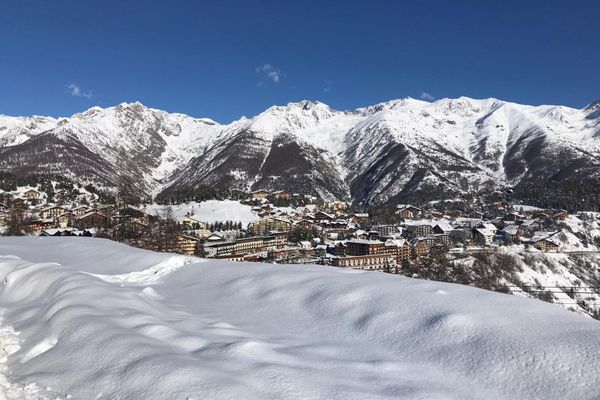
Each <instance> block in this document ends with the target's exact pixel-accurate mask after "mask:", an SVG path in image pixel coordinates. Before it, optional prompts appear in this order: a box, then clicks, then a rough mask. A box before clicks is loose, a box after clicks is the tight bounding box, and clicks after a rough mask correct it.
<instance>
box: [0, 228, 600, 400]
mask: <svg viewBox="0 0 600 400" xmlns="http://www.w3.org/2000/svg"><path fill="white" fill-rule="evenodd" d="M0 255H2V257H0V313H1V320H0V342H1V343H3V350H2V351H3V352H4V353H2V356H3V357H2V358H0V398H3V397H2V396H4V398H9V399H13V398H14V399H17V398H22V399H42V398H47V399H55V398H72V399H196V400H198V399H344V400H347V399H361V400H362V399H482V398H485V399H489V400H493V399H510V400H514V399H541V398H543V399H570V398H577V399H594V398H597V396H598V393H599V389H600V383H599V382H598V380H597V371H598V370H600V357H598V347H599V344H600V342H599V339H598V338H599V337H600V323H598V322H597V321H594V320H591V319H588V318H584V317H581V316H579V315H577V314H575V313H572V312H569V311H566V310H564V309H562V308H561V307H560V306H557V305H552V304H546V303H542V302H539V301H534V300H529V299H524V298H519V297H517V296H510V295H503V294H498V293H492V292H487V291H484V290H479V289H475V288H470V287H465V286H459V285H451V284H444V283H437V282H430V281H422V280H415V279H410V278H404V277H400V276H393V275H388V274H383V273H376V272H361V271H355V270H343V269H336V268H330V267H323V266H284V265H271V264H256V263H254V264H249V263H233V262H226V261H212V260H211V261H208V260H200V259H195V258H190V257H183V256H177V255H172V254H164V253H162V254H159V253H152V252H147V251H143V250H138V249H133V248H130V247H127V246H124V245H121V244H118V243H113V242H110V241H107V240H102V239H92V238H2V239H0ZM4 343H6V346H5V345H4ZM5 353H6V354H5ZM69 396H71V397H69Z"/></svg>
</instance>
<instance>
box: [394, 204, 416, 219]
mask: <svg viewBox="0 0 600 400" xmlns="http://www.w3.org/2000/svg"><path fill="white" fill-rule="evenodd" d="M397 209H398V210H397V211H396V214H398V215H399V216H400V218H403V219H415V218H418V217H419V216H420V215H421V213H422V210H421V209H420V208H418V207H415V206H411V205H410V204H399V205H398V206H397Z"/></svg>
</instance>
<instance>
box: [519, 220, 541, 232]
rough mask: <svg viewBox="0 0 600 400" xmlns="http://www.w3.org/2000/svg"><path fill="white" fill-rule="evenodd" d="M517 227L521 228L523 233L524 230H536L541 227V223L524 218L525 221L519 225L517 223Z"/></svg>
mask: <svg viewBox="0 0 600 400" xmlns="http://www.w3.org/2000/svg"><path fill="white" fill-rule="evenodd" d="M519 227H520V228H521V230H522V231H523V233H525V232H530V233H533V232H536V231H538V230H539V229H540V228H541V225H540V223H539V222H538V221H536V220H534V219H526V220H525V221H523V223H522V224H521V225H519Z"/></svg>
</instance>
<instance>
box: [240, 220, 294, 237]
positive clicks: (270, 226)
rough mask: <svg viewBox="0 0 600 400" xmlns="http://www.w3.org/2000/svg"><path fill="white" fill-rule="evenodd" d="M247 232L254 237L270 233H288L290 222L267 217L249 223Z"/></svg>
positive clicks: (290, 227) (290, 228)
mask: <svg viewBox="0 0 600 400" xmlns="http://www.w3.org/2000/svg"><path fill="white" fill-rule="evenodd" d="M248 230H249V231H250V232H252V233H253V234H254V235H264V234H266V233H269V232H271V231H281V232H289V231H291V230H292V222H291V221H288V220H285V219H282V218H273V217H267V218H262V219H259V220H258V221H253V222H250V223H249V224H248Z"/></svg>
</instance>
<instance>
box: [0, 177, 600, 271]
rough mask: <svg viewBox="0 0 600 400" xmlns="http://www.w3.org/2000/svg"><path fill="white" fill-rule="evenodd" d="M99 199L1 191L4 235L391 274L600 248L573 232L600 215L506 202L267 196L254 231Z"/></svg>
mask: <svg viewBox="0 0 600 400" xmlns="http://www.w3.org/2000/svg"><path fill="white" fill-rule="evenodd" d="M97 200H98V199H97V198H95V197H94V195H93V193H87V192H86V191H84V190H82V191H81V193H80V195H79V196H77V197H76V198H75V199H73V198H71V200H66V199H64V198H62V194H61V191H60V190H58V191H57V192H56V193H54V195H53V202H46V194H45V193H44V192H42V191H40V190H37V189H35V188H32V187H29V188H21V189H20V190H17V191H13V192H2V193H0V229H3V230H4V232H5V234H10V235H15V234H17V235H18V234H28V235H39V236H96V237H102V238H108V239H112V240H117V241H120V242H124V243H127V244H130V245H133V246H136V247H141V248H146V249H150V250H155V251H169V252H175V253H181V254H188V255H196V256H200V257H207V258H214V259H222V260H230V261H253V262H272V263H282V264H322V265H331V266H336V267H341V268H354V269H361V270H374V271H384V272H391V273H400V272H401V270H402V269H403V268H406V267H407V266H409V265H410V264H411V263H415V262H418V261H419V260H422V259H424V258H440V257H444V258H450V259H451V258H453V257H461V256H464V255H465V254H477V253H482V252H484V253H485V252H494V251H495V250H497V249H498V248H499V247H501V246H508V245H515V244H520V245H523V246H525V248H529V249H532V250H534V251H541V252H554V253H558V252H561V251H570V252H573V251H581V252H586V251H589V252H593V251H597V247H596V246H595V244H594V243H588V242H586V239H585V237H582V236H581V235H580V238H578V237H577V236H576V235H575V234H574V233H573V229H571V228H570V225H572V220H573V219H575V220H577V221H581V219H587V218H592V219H593V218H595V217H594V214H593V213H592V214H586V213H568V212H567V211H565V210H547V209H540V208H536V207H529V206H513V205H511V204H509V203H508V202H506V201H497V202H493V203H492V204H481V202H479V203H478V202H477V201H475V202H473V203H472V204H469V205H468V209H467V210H464V207H463V210H460V208H458V209H457V208H455V209H448V207H447V205H445V206H443V207H442V206H440V205H439V203H436V202H432V204H428V205H427V207H417V206H414V205H409V204H395V205H394V204H392V205H388V206H386V208H385V212H384V213H383V215H381V214H382V213H381V212H379V213H378V215H372V214H369V213H368V212H357V211H354V210H353V207H352V206H351V205H350V204H348V203H346V202H343V201H321V200H320V199H318V198H317V197H314V196H307V195H300V194H294V193H290V192H287V191H274V192H270V191H267V190H258V191H254V192H252V193H250V194H248V196H247V199H245V200H242V201H240V207H246V208H247V209H248V210H250V212H251V215H252V216H253V218H252V221H250V222H249V223H247V225H245V224H242V223H241V222H240V221H235V220H233V219H232V220H228V221H218V222H215V221H212V222H210V223H209V222H207V221H206V220H202V218H201V217H198V216H197V215H195V214H194V213H193V212H191V211H190V212H186V213H185V214H184V215H181V214H180V215H177V216H174V215H171V214H172V212H171V211H170V210H169V209H170V206H165V207H163V208H162V209H161V210H162V211H161V212H160V213H159V212H154V213H152V212H151V211H149V210H148V209H146V208H144V206H137V207H134V206H131V205H126V204H120V205H118V204H100V203H99V202H98V201H97ZM380 210H381V209H380ZM385 221H386V222H385ZM390 221H391V222H390ZM576 233H577V232H576ZM596 244H597V243H596Z"/></svg>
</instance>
